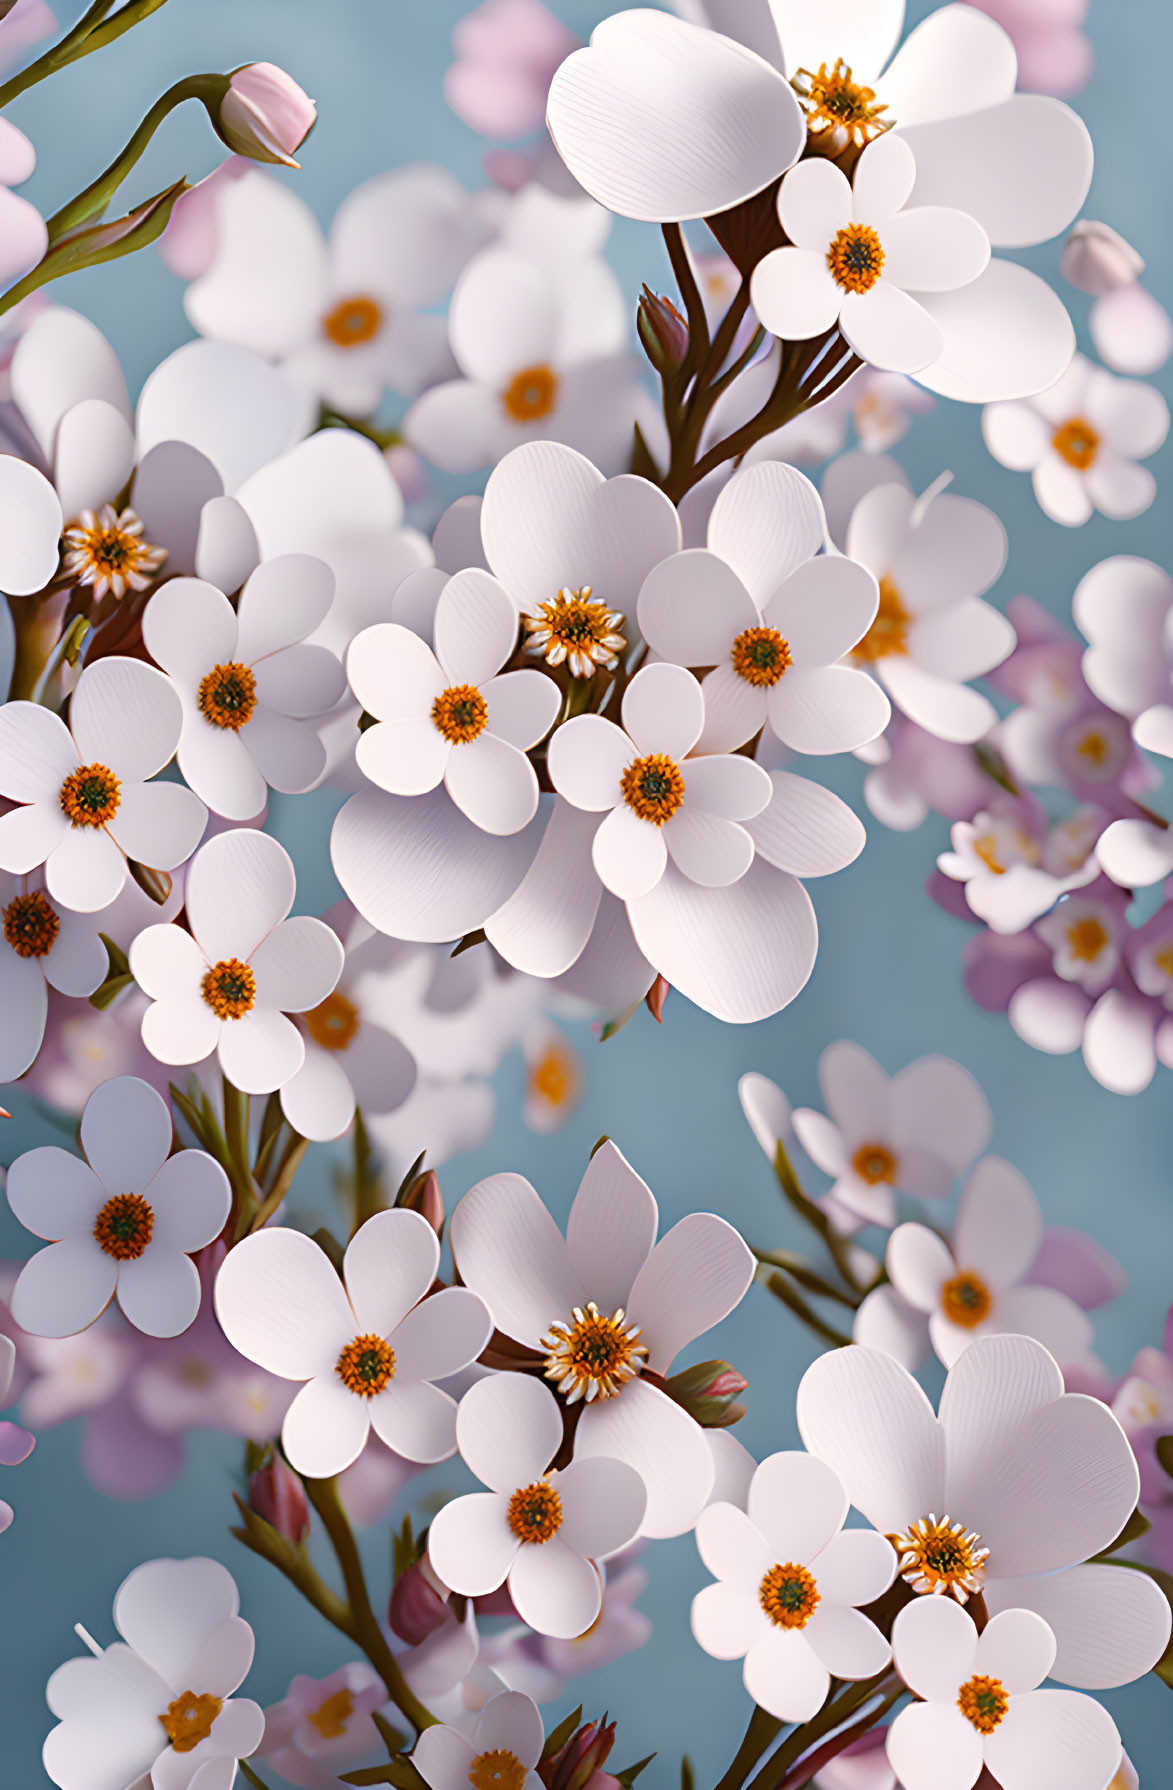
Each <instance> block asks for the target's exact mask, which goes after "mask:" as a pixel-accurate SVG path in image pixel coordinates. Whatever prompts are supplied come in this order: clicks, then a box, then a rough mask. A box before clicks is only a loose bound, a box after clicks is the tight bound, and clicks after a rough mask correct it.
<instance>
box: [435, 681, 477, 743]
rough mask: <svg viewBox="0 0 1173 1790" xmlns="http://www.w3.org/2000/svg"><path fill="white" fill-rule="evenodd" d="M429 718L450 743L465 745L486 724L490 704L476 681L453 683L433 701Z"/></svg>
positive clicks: (474, 737)
mask: <svg viewBox="0 0 1173 1790" xmlns="http://www.w3.org/2000/svg"><path fill="white" fill-rule="evenodd" d="M432 720H433V721H434V722H435V724H436V726H437V727H438V728H439V730H440V732H441V733H442V734H443V735H444V738H445V739H446V740H448V741H449V742H450V743H451V744H452V745H453V746H466V745H467V744H468V742H469V741H470V740H475V739H477V738H478V737H479V735H481V734H482V733H484V731H485V728H486V727H487V726H488V723H489V705H488V703H487V702H486V701H485V699H484V697H483V696H482V695H481V693H480V691H479V690H478V689H477V687H476V685H475V684H453V685H451V687H450V688H449V689H447V690H442V691H441V692H440V694H439V696H437V698H436V700H435V702H434V703H433V704H432Z"/></svg>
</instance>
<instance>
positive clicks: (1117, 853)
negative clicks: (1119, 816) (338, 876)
mask: <svg viewBox="0 0 1173 1790" xmlns="http://www.w3.org/2000/svg"><path fill="white" fill-rule="evenodd" d="M1096 856H1097V858H1098V859H1099V861H1100V865H1101V867H1102V869H1103V870H1104V872H1105V874H1106V875H1108V876H1110V877H1111V878H1112V881H1113V882H1114V883H1119V884H1120V886H1121V888H1123V889H1147V888H1148V887H1149V886H1150V884H1152V883H1156V882H1160V881H1161V879H1162V878H1163V877H1166V876H1168V875H1169V873H1170V871H1173V839H1170V837H1169V829H1168V828H1167V827H1155V826H1153V825H1152V824H1151V822H1149V821H1144V820H1114V821H1113V822H1112V824H1111V826H1108V827H1105V829H1104V831H1103V832H1102V833H1101V834H1100V837H1099V839H1098V841H1097V843H1096Z"/></svg>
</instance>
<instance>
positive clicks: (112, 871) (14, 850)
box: [0, 656, 208, 913]
mask: <svg viewBox="0 0 1173 1790" xmlns="http://www.w3.org/2000/svg"><path fill="white" fill-rule="evenodd" d="M180 726H181V708H180V702H179V697H178V696H177V695H176V693H175V691H174V690H173V689H172V687H171V685H170V684H169V683H168V681H167V679H166V678H165V677H164V676H163V674H162V672H159V671H156V670H155V669H154V667H153V666H151V665H144V664H143V663H142V661H141V660H139V659H123V658H118V657H115V656H110V657H108V658H104V659H99V660H97V661H96V662H95V663H94V664H93V665H88V666H87V667H86V668H85V670H84V671H83V672H82V674H81V676H80V678H79V679H78V681H77V684H76V686H75V688H74V691H73V695H72V697H71V698H70V703H69V725H68V726H66V724H65V722H64V721H63V720H62V719H61V717H60V715H57V714H55V713H54V712H53V710H52V709H47V708H43V707H42V706H41V705H40V704H39V703H34V702H9V703H5V705H4V706H3V708H0V795H3V796H6V797H7V798H8V799H9V801H11V802H13V803H15V804H18V806H15V807H13V808H12V809H11V810H10V811H9V812H8V813H7V814H5V815H3V816H0V870H7V871H9V872H11V873H12V874H13V875H16V876H23V875H26V874H27V873H28V872H29V871H32V870H35V869H37V868H38V867H39V866H40V865H42V864H43V865H44V866H45V890H46V893H47V894H48V896H49V898H50V900H52V901H54V902H59V903H60V904H61V906H62V907H67V908H72V909H73V910H74V911H75V912H77V913H93V912H95V911H96V910H97V909H98V908H103V907H107V906H108V905H109V904H110V902H112V901H113V900H114V898H115V897H116V896H117V895H118V894H119V892H120V891H121V889H122V887H123V885H124V884H125V882H126V879H127V876H128V874H129V873H128V871H127V865H126V861H127V859H128V858H131V859H134V860H135V861H136V862H137V863H139V864H143V865H147V866H149V867H150V868H151V869H153V870H174V869H175V867H176V865H178V864H182V863H183V861H184V860H185V859H186V858H188V857H189V856H190V855H191V853H192V852H193V851H194V850H195V847H196V845H197V843H198V842H199V838H200V834H201V833H202V832H203V830H204V826H205V823H206V822H207V818H208V813H207V809H206V808H205V807H204V805H203V803H202V802H201V801H200V800H199V799H198V797H196V796H194V795H193V794H192V793H191V791H190V790H189V789H186V788H185V787H184V785H183V784H182V783H173V782H170V781H164V782H151V781H149V779H151V778H153V777H154V776H155V774H156V772H158V771H161V770H162V769H163V767H164V765H166V764H167V763H168V762H169V760H170V759H171V757H172V755H173V754H174V752H175V748H176V745H177V743H178V740H179V730H180Z"/></svg>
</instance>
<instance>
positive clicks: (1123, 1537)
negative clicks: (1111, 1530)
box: [1096, 1509, 1152, 1560]
mask: <svg viewBox="0 0 1173 1790" xmlns="http://www.w3.org/2000/svg"><path fill="white" fill-rule="evenodd" d="M1151 1528H1152V1524H1151V1523H1150V1522H1149V1519H1148V1518H1147V1517H1146V1516H1142V1515H1141V1513H1140V1510H1139V1509H1137V1510H1134V1511H1133V1513H1132V1515H1131V1516H1130V1517H1129V1519H1128V1521H1127V1522H1126V1523H1125V1525H1124V1527H1123V1529H1121V1531H1120V1533H1119V1535H1118V1536H1117V1537H1116V1539H1115V1541H1114V1542H1113V1543H1112V1545H1111V1547H1108V1548H1105V1549H1104V1550H1103V1552H1102V1553H1100V1554H1097V1555H1096V1559H1097V1560H1104V1559H1106V1558H1107V1557H1108V1555H1109V1554H1115V1553H1117V1552H1118V1551H1119V1550H1120V1549H1121V1548H1126V1547H1127V1546H1128V1545H1129V1543H1130V1542H1134V1541H1139V1540H1140V1538H1141V1536H1142V1535H1147V1534H1148V1532H1149V1530H1150V1529H1151Z"/></svg>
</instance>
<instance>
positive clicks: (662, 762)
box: [619, 752, 684, 827]
mask: <svg viewBox="0 0 1173 1790" xmlns="http://www.w3.org/2000/svg"><path fill="white" fill-rule="evenodd" d="M619 787H620V789H621V790H622V791H623V800H624V801H625V802H626V803H627V806H628V807H629V808H630V809H631V810H632V812H633V813H635V814H638V815H639V817H640V819H641V820H646V821H650V822H651V824H652V826H654V827H662V826H663V825H664V824H665V822H666V821H670V820H671V819H672V816H673V815H674V814H675V813H676V810H677V809H678V808H679V807H680V805H681V803H682V802H683V801H684V778H683V776H682V775H681V771H680V766H679V765H677V764H675V763H673V761H672V759H670V758H668V757H667V756H666V755H665V754H664V753H663V752H652V753H650V754H649V755H648V757H647V758H637V759H635V760H634V762H633V763H631V764H629V765H628V767H627V769H626V770H625V771H624V773H623V775H622V777H621V778H620V779H619Z"/></svg>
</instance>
